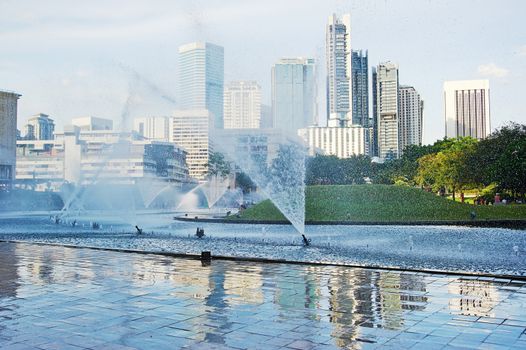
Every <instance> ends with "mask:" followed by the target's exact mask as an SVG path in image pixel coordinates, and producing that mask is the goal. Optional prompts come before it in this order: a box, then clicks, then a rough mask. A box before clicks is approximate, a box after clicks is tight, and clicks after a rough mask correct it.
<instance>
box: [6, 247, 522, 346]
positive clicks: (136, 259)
mask: <svg viewBox="0 0 526 350" xmlns="http://www.w3.org/2000/svg"><path fill="white" fill-rule="evenodd" d="M525 330H526V281H519V280H509V279H496V278H482V277H481V278H474V277H468V276H465V277H461V276H445V275H431V274H425V273H407V272H392V271H381V270H369V269H361V268H349V267H337V266H336V267H335V266H313V265H291V264H278V263H276V264H258V263H251V262H241V261H236V262H233V261H218V260H213V261H212V263H211V265H209V266H203V265H202V264H201V262H200V261H196V260H190V259H182V258H171V257H166V256H161V255H144V254H133V253H119V252H110V251H99V250H90V249H85V248H77V249H76V248H65V247H57V246H41V245H31V244H21V243H18V244H15V243H0V348H1V349H177V348H190V349H245V348H247V349H337V348H346V349H349V348H350V349H374V348H391V349H403V348H412V349H443V348H445V349H468V348H471V349H473V348H477V349H507V348H512V349H526V333H525Z"/></svg>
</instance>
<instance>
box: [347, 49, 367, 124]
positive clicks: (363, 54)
mask: <svg viewBox="0 0 526 350" xmlns="http://www.w3.org/2000/svg"><path fill="white" fill-rule="evenodd" d="M351 67H352V81H351V87H352V124H353V125H361V126H363V127H366V128H367V127H369V69H368V59H367V50H366V51H362V50H359V51H354V50H353V51H352V65H351Z"/></svg>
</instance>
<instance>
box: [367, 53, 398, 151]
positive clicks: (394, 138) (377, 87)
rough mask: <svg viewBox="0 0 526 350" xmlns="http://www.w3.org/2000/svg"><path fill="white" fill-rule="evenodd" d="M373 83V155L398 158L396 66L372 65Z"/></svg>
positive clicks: (385, 64) (389, 64)
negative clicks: (375, 66)
mask: <svg viewBox="0 0 526 350" xmlns="http://www.w3.org/2000/svg"><path fill="white" fill-rule="evenodd" d="M373 84H374V85H373V91H375V92H374V93H373V98H374V101H373V117H374V118H373V125H374V126H373V128H374V136H373V139H374V143H375V151H376V153H375V155H377V156H378V157H380V158H382V159H393V158H398V157H399V156H400V147H399V142H398V129H399V127H398V123H399V114H398V113H399V112H398V66H397V65H395V64H393V63H391V62H386V63H380V64H379V65H378V67H377V68H376V69H375V68H374V67H373Z"/></svg>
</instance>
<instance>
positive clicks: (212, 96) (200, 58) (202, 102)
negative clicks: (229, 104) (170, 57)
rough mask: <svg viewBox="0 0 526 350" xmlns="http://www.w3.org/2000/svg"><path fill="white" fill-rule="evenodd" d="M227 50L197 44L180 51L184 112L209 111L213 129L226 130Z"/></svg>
mask: <svg viewBox="0 0 526 350" xmlns="http://www.w3.org/2000/svg"><path fill="white" fill-rule="evenodd" d="M223 87H224V49H223V47H221V46H218V45H214V44H210V43H202V42H194V43H190V44H186V45H183V46H181V47H179V96H180V98H179V100H180V101H179V102H180V107H181V109H207V110H209V111H210V112H211V113H212V114H213V116H214V127H216V128H219V129H221V128H223Z"/></svg>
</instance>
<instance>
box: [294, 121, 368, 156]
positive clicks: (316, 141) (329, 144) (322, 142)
mask: <svg viewBox="0 0 526 350" xmlns="http://www.w3.org/2000/svg"><path fill="white" fill-rule="evenodd" d="M298 134H299V135H300V137H302V138H303V140H304V141H305V143H307V145H308V147H309V154H310V155H314V154H324V155H334V156H337V157H338V158H349V157H351V156H353V155H371V144H370V143H371V137H372V129H371V128H364V127H363V126H360V125H352V126H348V127H319V126H313V127H309V128H305V129H300V130H299V131H298Z"/></svg>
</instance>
